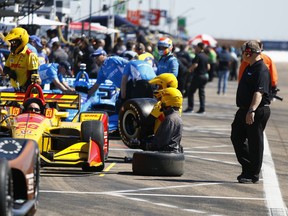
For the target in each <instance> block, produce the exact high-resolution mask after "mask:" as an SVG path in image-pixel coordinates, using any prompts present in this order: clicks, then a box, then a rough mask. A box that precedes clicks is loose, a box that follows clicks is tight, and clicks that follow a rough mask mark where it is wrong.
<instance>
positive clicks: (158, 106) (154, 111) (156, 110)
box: [150, 101, 162, 118]
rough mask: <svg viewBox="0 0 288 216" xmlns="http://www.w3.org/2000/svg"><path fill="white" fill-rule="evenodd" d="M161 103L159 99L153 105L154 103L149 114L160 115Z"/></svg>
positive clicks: (156, 116)
mask: <svg viewBox="0 0 288 216" xmlns="http://www.w3.org/2000/svg"><path fill="white" fill-rule="evenodd" d="M161 104H162V102H161V101H158V102H157V103H156V104H155V105H154V107H153V109H152V111H151V113H150V114H151V115H152V116H154V117H155V118H158V117H159V116H160V115H161V113H162V106H161Z"/></svg>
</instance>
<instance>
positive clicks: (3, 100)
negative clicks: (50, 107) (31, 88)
mask: <svg viewBox="0 0 288 216" xmlns="http://www.w3.org/2000/svg"><path fill="white" fill-rule="evenodd" d="M43 95H44V100H45V102H46V103H47V104H51V103H56V104H57V106H58V107H59V109H77V110H80V108H81V96H80V95H79V94H55V93H44V94H43ZM30 97H38V94H33V93H32V94H30ZM24 99H25V92H0V105H1V106H5V105H6V104H7V102H12V101H16V102H18V103H19V104H23V101H24Z"/></svg>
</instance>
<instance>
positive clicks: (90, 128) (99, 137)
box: [81, 121, 108, 172]
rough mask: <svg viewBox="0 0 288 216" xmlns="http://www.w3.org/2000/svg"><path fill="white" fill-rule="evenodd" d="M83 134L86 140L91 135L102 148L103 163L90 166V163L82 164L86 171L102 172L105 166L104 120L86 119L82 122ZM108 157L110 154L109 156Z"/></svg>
mask: <svg viewBox="0 0 288 216" xmlns="http://www.w3.org/2000/svg"><path fill="white" fill-rule="evenodd" d="M81 136H82V140H83V141H84V142H89V140H90V137H91V139H92V140H94V141H95V142H96V143H97V145H99V148H100V154H101V161H102V165H101V166H98V167H90V166H89V164H88V163H84V164H83V165H82V170H83V171H84V172H101V171H102V170H103V169H104V167H105V155H104V127H103V123H102V121H84V122H82V124H81ZM107 157H108V156H107Z"/></svg>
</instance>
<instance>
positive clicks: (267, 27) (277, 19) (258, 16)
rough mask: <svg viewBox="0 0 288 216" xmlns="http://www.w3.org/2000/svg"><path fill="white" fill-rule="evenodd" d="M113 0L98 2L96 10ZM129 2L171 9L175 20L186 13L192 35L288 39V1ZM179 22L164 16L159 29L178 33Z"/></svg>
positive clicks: (145, 7)
mask: <svg viewBox="0 0 288 216" xmlns="http://www.w3.org/2000/svg"><path fill="white" fill-rule="evenodd" d="M82 1H88V0H82ZM112 2H113V1H112V0H98V1H97V3H96V1H95V4H96V5H95V6H93V10H94V11H97V10H99V6H100V5H101V4H104V3H106V4H108V5H109V4H111V3H112ZM139 2H142V3H139ZM84 5H87V6H88V5H89V4H82V10H85V7H83V6H84ZM128 5H129V8H130V9H131V10H136V9H142V10H148V9H149V8H152V9H163V10H167V11H168V12H169V13H170V14H171V16H172V17H173V18H174V19H175V18H176V17H177V16H185V17H186V25H187V30H188V33H189V35H190V36H191V37H193V36H195V35H197V34H201V33H207V34H210V35H212V36H214V37H215V38H225V39H244V40H246V39H259V40H276V41H277V40H282V41H288V29H287V20H288V12H287V10H288V0H241V1H239V0H142V1H139V0H129V3H128ZM86 10H88V8H87V9H86ZM175 24H176V22H174V25H171V26H169V25H167V24H166V23H165V20H164V19H163V18H162V19H161V26H159V27H158V28H160V29H161V30H165V31H170V32H171V33H175V31H176V26H175ZM151 28H155V27H153V26H152V27H151Z"/></svg>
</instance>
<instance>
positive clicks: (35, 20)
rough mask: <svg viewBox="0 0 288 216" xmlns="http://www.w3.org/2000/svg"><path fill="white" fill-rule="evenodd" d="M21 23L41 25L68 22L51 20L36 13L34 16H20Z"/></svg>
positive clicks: (55, 24) (61, 24) (58, 24)
mask: <svg viewBox="0 0 288 216" xmlns="http://www.w3.org/2000/svg"><path fill="white" fill-rule="evenodd" d="M18 24H19V25H28V24H34V25H40V26H63V25H66V23H63V22H59V21H56V20H50V19H46V18H43V17H38V16H37V15H36V14H34V15H33V16H25V17H19V22H18Z"/></svg>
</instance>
